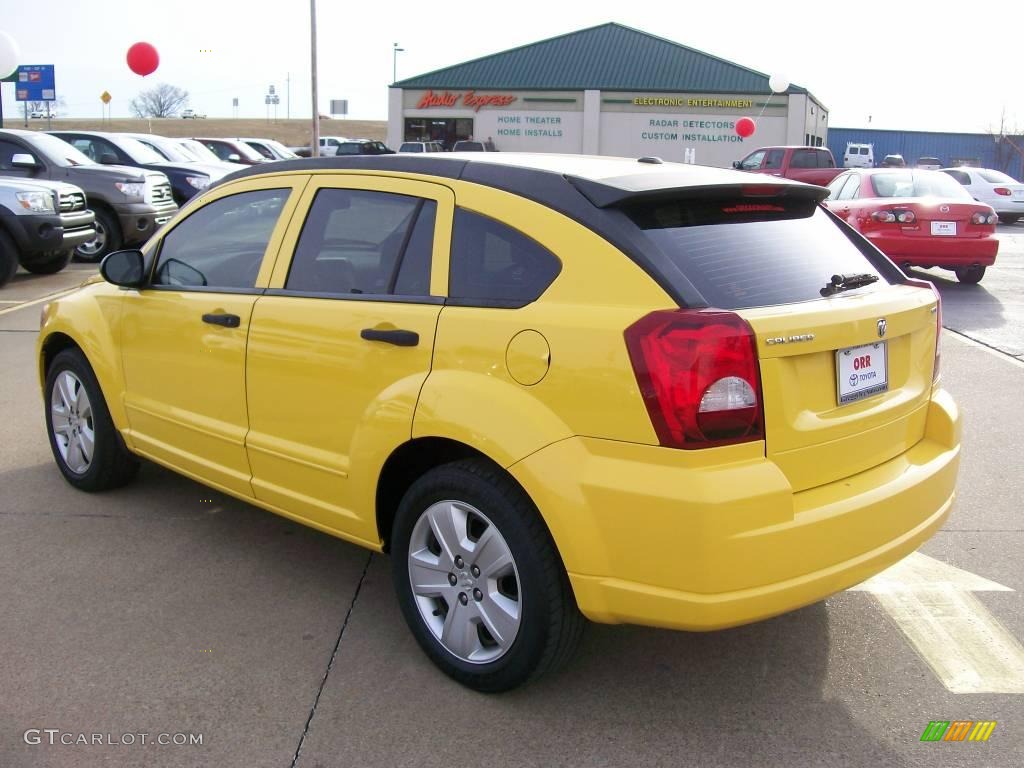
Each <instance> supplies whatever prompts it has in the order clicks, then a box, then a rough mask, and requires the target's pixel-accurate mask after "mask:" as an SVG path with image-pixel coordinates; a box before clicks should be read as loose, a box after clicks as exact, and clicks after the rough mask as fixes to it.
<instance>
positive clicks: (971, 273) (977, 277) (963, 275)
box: [955, 265, 985, 285]
mask: <svg viewBox="0 0 1024 768" xmlns="http://www.w3.org/2000/svg"><path fill="white" fill-rule="evenodd" d="M955 271H956V279H957V280H959V281H960V282H961V283H966V284H967V285H974V284H975V283H980V282H981V278H983V277H984V276H985V267H983V266H979V265H975V266H973V267H957V268H956V270H955Z"/></svg>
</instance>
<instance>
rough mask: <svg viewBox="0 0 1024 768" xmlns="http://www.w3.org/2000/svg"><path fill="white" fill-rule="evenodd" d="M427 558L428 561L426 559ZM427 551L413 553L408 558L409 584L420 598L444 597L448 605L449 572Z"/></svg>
mask: <svg viewBox="0 0 1024 768" xmlns="http://www.w3.org/2000/svg"><path fill="white" fill-rule="evenodd" d="M428 558H429V559H428ZM431 559H433V560H436V559H437V558H435V557H434V555H432V554H431V553H430V552H429V551H427V550H421V551H419V552H414V553H413V554H412V555H411V556H410V557H409V583H410V584H411V585H412V591H413V593H414V594H417V595H419V596H420V597H444V598H446V599H447V600H448V602H449V603H450V602H451V601H452V600H451V598H452V596H451V595H449V592H451V590H452V585H451V584H450V583H449V581H448V574H449V573H451V571H450V570H449V569H448V568H446V567H444V566H443V565H441V564H440V563H438V562H432V561H431Z"/></svg>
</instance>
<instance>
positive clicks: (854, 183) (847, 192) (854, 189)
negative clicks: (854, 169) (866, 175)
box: [839, 173, 860, 200]
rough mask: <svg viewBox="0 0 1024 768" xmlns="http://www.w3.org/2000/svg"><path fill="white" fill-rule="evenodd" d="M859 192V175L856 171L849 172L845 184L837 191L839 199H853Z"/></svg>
mask: <svg viewBox="0 0 1024 768" xmlns="http://www.w3.org/2000/svg"><path fill="white" fill-rule="evenodd" d="M859 192H860V176H858V175H857V174H856V173H852V174H850V177H849V178H848V179H847V180H846V184H845V185H844V186H843V189H842V191H840V193H839V199H840V200H853V199H854V198H855V197H857V194H858V193H859Z"/></svg>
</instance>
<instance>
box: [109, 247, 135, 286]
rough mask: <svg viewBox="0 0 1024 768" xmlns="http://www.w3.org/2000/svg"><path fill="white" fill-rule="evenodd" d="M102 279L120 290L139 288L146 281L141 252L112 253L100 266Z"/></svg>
mask: <svg viewBox="0 0 1024 768" xmlns="http://www.w3.org/2000/svg"><path fill="white" fill-rule="evenodd" d="M100 274H101V275H103V279H104V280H106V281H107V282H108V283H111V284H113V285H119V286H121V287H122V288H139V287H141V286H142V284H143V283H144V282H145V279H146V257H145V256H143V254H142V251H137V250H130V251H114V252H113V253H108V254H107V256H106V257H105V258H104V259H103V262H102V263H101V264H100Z"/></svg>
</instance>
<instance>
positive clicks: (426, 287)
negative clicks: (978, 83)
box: [285, 189, 436, 295]
mask: <svg viewBox="0 0 1024 768" xmlns="http://www.w3.org/2000/svg"><path fill="white" fill-rule="evenodd" d="M435 208H436V203H434V202H433V201H432V200H422V199H420V198H417V197H410V196H408V195H396V194H392V193H390V192H372V191H368V190H361V189H321V190H320V191H319V192H317V195H316V198H315V199H314V200H313V205H312V206H311V207H310V209H309V216H308V217H307V218H306V223H305V224H304V225H303V227H302V234H301V235H300V236H299V244H298V246H296V248H295V257H294V258H293V259H292V265H291V269H290V270H289V272H288V280H287V282H286V283H285V288H286V289H289V290H293V291H313V292H317V293H342V294H344V293H366V294H376V295H379V294H387V293H403V294H416V295H426V294H428V293H429V292H430V256H431V253H432V249H433V238H434V215H435V214H434V211H435ZM403 251H404V252H405V253H406V261H407V262H408V266H407V268H406V269H405V270H403V271H402V273H399V272H398V271H397V270H398V267H399V259H400V257H401V255H402V253H403ZM399 288H400V289H399Z"/></svg>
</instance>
